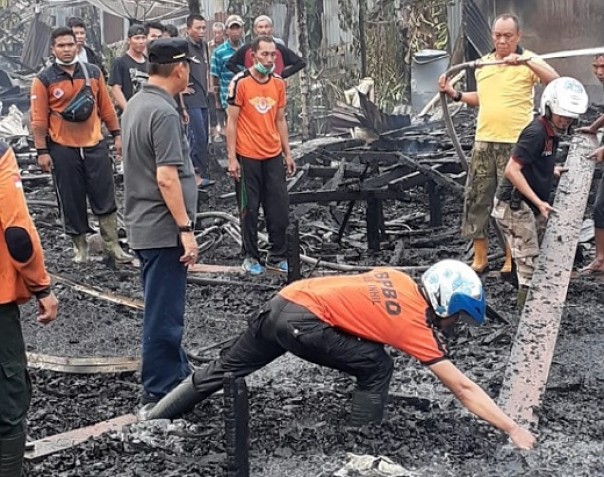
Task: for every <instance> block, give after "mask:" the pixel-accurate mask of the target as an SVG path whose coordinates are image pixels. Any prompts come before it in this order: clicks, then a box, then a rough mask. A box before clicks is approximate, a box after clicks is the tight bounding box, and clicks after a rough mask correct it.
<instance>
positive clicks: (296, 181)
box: [287, 166, 308, 192]
mask: <svg viewBox="0 0 604 477" xmlns="http://www.w3.org/2000/svg"><path fill="white" fill-rule="evenodd" d="M307 175H308V168H307V167H306V166H305V167H303V168H302V169H300V170H298V172H296V175H295V176H294V177H292V178H291V180H289V181H287V190H288V192H293V191H295V190H296V189H297V188H298V187H300V185H302V182H304V179H305V178H306V176H307Z"/></svg>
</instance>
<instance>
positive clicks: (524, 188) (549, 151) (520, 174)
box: [491, 77, 589, 308]
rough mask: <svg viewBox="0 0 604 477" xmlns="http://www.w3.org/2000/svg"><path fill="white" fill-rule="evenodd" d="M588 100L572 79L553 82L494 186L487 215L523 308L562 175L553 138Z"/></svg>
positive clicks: (544, 92) (561, 132) (574, 118)
mask: <svg viewBox="0 0 604 477" xmlns="http://www.w3.org/2000/svg"><path fill="white" fill-rule="evenodd" d="M588 103H589V98H588V96H587V93H586V92H585V89H584V88H583V85H582V84H581V83H579V82H578V81H577V80H576V79H574V78H568V77H564V78H558V79H555V80H553V81H552V82H551V83H549V84H548V85H547V87H546V88H545V90H544V91H543V95H542V97H541V116H538V117H537V118H535V119H534V120H533V121H532V122H531V123H530V124H529V125H528V126H526V128H524V130H523V131H522V133H521V134H520V137H519V138H518V142H517V143H516V146H515V147H514V150H513V152H512V157H511V158H510V160H509V161H508V164H507V166H506V168H505V173H504V174H505V177H504V178H503V180H502V181H501V182H500V184H499V186H498V187H497V192H496V194H495V204H494V208H493V212H492V214H491V215H492V216H493V217H494V218H495V219H496V220H497V224H498V225H499V227H500V229H501V231H502V232H503V233H504V235H505V236H506V239H507V241H508V244H509V245H510V248H511V250H512V257H513V258H514V261H515V263H516V270H517V275H518V285H519V289H518V307H519V308H522V307H523V306H524V301H525V300H526V295H527V292H528V288H529V286H530V283H531V279H532V277H533V271H534V269H535V261H536V259H537V257H538V256H539V243H540V241H541V237H542V235H543V231H544V230H545V223H546V221H547V219H548V217H549V214H550V213H551V212H553V211H554V209H553V207H552V206H551V205H550V203H549V199H550V193H551V190H552V186H553V185H554V178H555V177H559V176H560V173H561V172H563V171H564V169H563V168H561V167H558V166H556V149H557V148H558V142H559V139H558V135H559V134H564V133H568V131H569V128H570V127H571V126H572V124H573V122H574V121H575V120H576V119H577V118H578V117H579V115H581V114H583V113H585V111H587V106H588Z"/></svg>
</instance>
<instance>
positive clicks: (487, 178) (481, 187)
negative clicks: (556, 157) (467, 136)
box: [461, 141, 514, 239]
mask: <svg viewBox="0 0 604 477" xmlns="http://www.w3.org/2000/svg"><path fill="white" fill-rule="evenodd" d="M513 147H514V145H513V144H509V143H498V142H480V141H478V142H476V143H475V144H474V149H473V150H472V157H471V159H470V164H469V165H468V166H469V168H468V179H467V180H466V189H465V193H464V202H463V216H462V221H461V234H462V236H464V237H468V238H473V239H481V238H487V237H488V236H489V216H490V214H491V210H492V208H493V199H494V198H495V191H496V190H497V185H498V184H499V181H500V180H501V179H502V178H503V171H504V170H505V166H506V164H507V163H508V161H509V160H510V156H511V155H512V148H513Z"/></svg>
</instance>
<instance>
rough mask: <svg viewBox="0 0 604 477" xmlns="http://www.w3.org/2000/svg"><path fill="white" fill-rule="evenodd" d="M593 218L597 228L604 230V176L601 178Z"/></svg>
mask: <svg viewBox="0 0 604 477" xmlns="http://www.w3.org/2000/svg"><path fill="white" fill-rule="evenodd" d="M593 218H594V225H595V227H596V228H597V229H604V174H602V177H600V184H598V192H597V194H596V200H595V202H594V212H593Z"/></svg>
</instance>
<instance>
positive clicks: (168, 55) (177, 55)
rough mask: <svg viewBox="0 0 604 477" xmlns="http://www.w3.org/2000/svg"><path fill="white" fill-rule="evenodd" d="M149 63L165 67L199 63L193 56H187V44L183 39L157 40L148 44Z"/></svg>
mask: <svg viewBox="0 0 604 477" xmlns="http://www.w3.org/2000/svg"><path fill="white" fill-rule="evenodd" d="M148 54H149V63H156V64H159V65H166V64H169V63H178V62H180V61H192V62H194V63H199V60H198V59H197V58H195V57H194V56H189V43H188V42H187V40H185V39H184V38H158V39H157V40H153V41H152V42H151V43H150V44H149V48H148Z"/></svg>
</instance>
